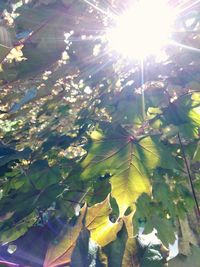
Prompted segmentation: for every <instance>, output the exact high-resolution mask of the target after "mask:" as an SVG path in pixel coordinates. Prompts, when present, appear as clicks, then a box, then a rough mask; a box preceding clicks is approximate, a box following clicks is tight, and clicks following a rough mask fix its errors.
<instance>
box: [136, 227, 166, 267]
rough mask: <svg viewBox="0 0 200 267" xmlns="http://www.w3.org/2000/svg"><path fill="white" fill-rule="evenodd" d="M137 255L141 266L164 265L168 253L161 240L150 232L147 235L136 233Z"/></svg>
mask: <svg viewBox="0 0 200 267" xmlns="http://www.w3.org/2000/svg"><path fill="white" fill-rule="evenodd" d="M137 246H138V251H139V253H138V256H139V261H140V266H141V267H147V266H148V267H164V266H166V262H167V261H166V259H167V257H168V255H169V251H168V249H166V248H165V247H164V246H163V245H162V243H161V241H160V240H159V239H158V238H157V236H156V235H155V232H152V233H151V234H149V235H138V237H137Z"/></svg>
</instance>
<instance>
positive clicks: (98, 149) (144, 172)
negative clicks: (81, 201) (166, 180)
mask: <svg viewBox="0 0 200 267" xmlns="http://www.w3.org/2000/svg"><path fill="white" fill-rule="evenodd" d="M90 138H91V140H90V145H89V153H88V155H87V156H86V158H85V159H84V160H83V161H82V162H81V164H80V168H81V171H80V174H76V176H77V175H80V177H81V179H83V180H88V179H95V178H98V176H102V175H104V174H106V173H108V174H110V175H111V178H110V183H111V194H112V196H113V197H114V198H115V199H116V201H117V203H118V206H119V209H120V216H122V215H123V214H124V212H125V211H126V209H127V208H128V207H129V206H133V204H134V202H135V201H136V200H137V198H138V197H139V196H140V194H142V193H143V192H146V193H150V192H151V186H150V181H149V178H150V176H151V174H152V170H153V169H154V168H156V167H158V166H161V167H164V168H169V169H171V168H177V167H178V166H177V164H176V161H175V160H174V158H173V156H172V155H171V153H170V150H169V148H168V147H166V146H164V145H163V144H162V143H161V142H160V140H159V137H158V136H145V137H142V138H138V140H136V139H135V138H134V137H132V136H131V135H129V134H128V133H127V132H126V131H125V130H124V129H123V128H121V127H116V128H114V127H112V126H108V127H107V128H106V130H104V132H103V131H94V132H93V133H92V134H91V137H90Z"/></svg>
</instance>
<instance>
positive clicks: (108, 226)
mask: <svg viewBox="0 0 200 267" xmlns="http://www.w3.org/2000/svg"><path fill="white" fill-rule="evenodd" d="M111 212H112V209H111V206H110V201H109V196H108V197H107V198H106V199H105V200H104V201H103V202H101V203H98V204H96V205H94V206H92V207H90V208H88V211H87V214H86V223H85V224H86V227H87V228H88V230H89V231H90V233H91V239H92V240H94V241H96V242H97V243H98V245H100V246H102V247H103V246H105V245H107V244H108V243H110V242H111V241H113V240H115V239H116V237H117V233H118V232H119V231H120V229H121V228H122V225H123V221H122V220H119V221H116V222H115V223H112V222H111V221H110V219H109V215H110V214H111Z"/></svg>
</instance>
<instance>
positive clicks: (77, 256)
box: [70, 228, 90, 267]
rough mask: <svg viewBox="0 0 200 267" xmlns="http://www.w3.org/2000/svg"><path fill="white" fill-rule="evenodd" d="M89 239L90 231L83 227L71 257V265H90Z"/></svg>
mask: <svg viewBox="0 0 200 267" xmlns="http://www.w3.org/2000/svg"><path fill="white" fill-rule="evenodd" d="M89 239H90V233H89V231H88V230H87V229H86V228H83V229H82V231H81V232H80V234H79V237H78V239H77V241H76V246H75V248H74V250H73V253H72V257H71V263H70V267H80V266H81V267H89V265H90V260H89V255H88V252H89Z"/></svg>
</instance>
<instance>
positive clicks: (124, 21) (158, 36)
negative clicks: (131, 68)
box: [106, 0, 176, 59]
mask: <svg viewBox="0 0 200 267" xmlns="http://www.w3.org/2000/svg"><path fill="white" fill-rule="evenodd" d="M175 17H176V16H175V11H174V10H173V9H172V8H171V7H170V6H169V4H168V3H167V1H165V0H151V1H150V0H140V1H137V3H136V4H135V5H134V6H132V7H131V8H130V9H129V10H127V11H126V12H124V13H123V14H122V15H121V16H118V17H116V18H115V19H114V24H115V26H114V27H112V28H109V29H108V30H107V33H106V36H107V39H108V43H109V46H110V48H111V49H112V50H115V51H117V52H118V53H120V54H122V55H123V56H126V57H129V58H138V59H139V58H140V59H141V58H146V57H148V56H150V55H158V54H159V53H160V52H161V50H162V48H163V47H164V46H165V45H166V44H167V43H168V41H169V39H170V33H171V31H172V25H173V22H174V20H175Z"/></svg>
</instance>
